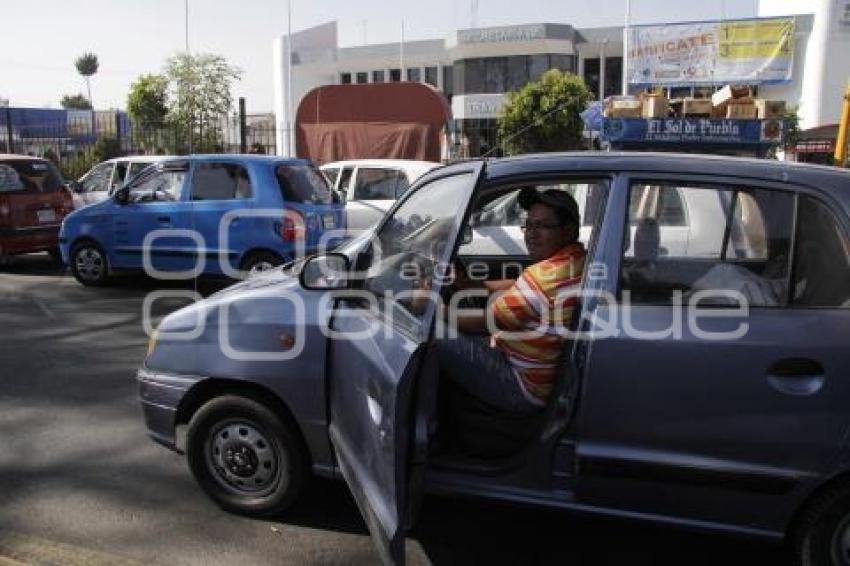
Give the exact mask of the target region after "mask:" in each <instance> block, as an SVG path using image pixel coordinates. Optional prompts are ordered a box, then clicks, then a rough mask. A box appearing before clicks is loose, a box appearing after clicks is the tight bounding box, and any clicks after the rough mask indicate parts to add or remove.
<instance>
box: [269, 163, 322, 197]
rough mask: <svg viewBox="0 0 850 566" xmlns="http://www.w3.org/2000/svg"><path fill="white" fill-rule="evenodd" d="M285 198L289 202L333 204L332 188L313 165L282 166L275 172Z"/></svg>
mask: <svg viewBox="0 0 850 566" xmlns="http://www.w3.org/2000/svg"><path fill="white" fill-rule="evenodd" d="M275 173H276V174H277V182H278V184H279V185H280V190H281V193H282V194H283V198H284V200H285V201H287V202H300V203H309V204H331V202H332V201H333V199H332V196H331V188H330V184H329V183H328V179H327V177H325V176H324V175H323V174H322V173H321V172H320V171H319V170H318V169H316V168H315V167H313V166H312V165H280V166H278V167H277V169H276V170H275Z"/></svg>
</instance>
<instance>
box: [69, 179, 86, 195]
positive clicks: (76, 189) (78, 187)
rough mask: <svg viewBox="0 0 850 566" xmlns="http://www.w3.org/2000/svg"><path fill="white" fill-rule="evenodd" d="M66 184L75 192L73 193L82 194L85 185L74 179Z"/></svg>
mask: <svg viewBox="0 0 850 566" xmlns="http://www.w3.org/2000/svg"><path fill="white" fill-rule="evenodd" d="M66 184H67V185H68V188H69V189H71V192H73V193H77V194H80V193H81V192H83V186H82V185H81V184H80V182H79V181H73V180H72V181H68V182H67V183H66Z"/></svg>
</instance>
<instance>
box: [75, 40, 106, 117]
mask: <svg viewBox="0 0 850 566" xmlns="http://www.w3.org/2000/svg"><path fill="white" fill-rule="evenodd" d="M74 65H75V66H76V67H77V72H78V73H80V74H81V75H82V76H83V77H85V79H86V88H88V91H89V103H90V104H91V105H92V108H94V103H92V100H91V76H92V75H94V74H95V73H97V69H98V67H100V63H98V61H97V55H95V54H94V53H83V54H82V55H80V56H79V57H77V60H76V61H74Z"/></svg>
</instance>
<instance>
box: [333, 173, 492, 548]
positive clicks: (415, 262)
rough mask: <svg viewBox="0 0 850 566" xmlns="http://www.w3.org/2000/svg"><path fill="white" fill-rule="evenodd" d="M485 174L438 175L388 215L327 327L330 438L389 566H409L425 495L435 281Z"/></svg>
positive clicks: (444, 265) (450, 251) (435, 293)
mask: <svg viewBox="0 0 850 566" xmlns="http://www.w3.org/2000/svg"><path fill="white" fill-rule="evenodd" d="M483 168H484V164H483V163H481V162H474V163H464V164H461V165H457V166H451V167H447V168H445V169H441V170H440V171H439V173H437V174H435V175H429V176H428V177H427V179H425V180H424V183H423V184H422V185H420V186H419V187H418V188H417V189H414V190H412V191H410V192H409V193H408V194H407V195H406V196H405V197H404V199H403V200H402V201H401V202H399V204H398V205H397V206H396V207H395V208H394V209H393V210H391V211H390V213H389V214H388V216H387V218H385V219H384V221H383V222H382V224H381V226H380V228H379V229H378V230H377V232H376V233H375V237H374V239H373V242H372V244H371V246H370V247H369V249H368V250H367V251H364V253H363V254H362V255H361V257H360V258H358V259H357V261H356V262H355V266H354V269H355V270H358V272H359V273H360V274H361V275H362V278H361V282H360V283H355V284H353V289H352V293H351V296H347V297H346V296H343V297H341V298H339V299H338V300H337V304H336V307H335V310H334V315H333V318H332V321H331V326H330V327H331V330H332V332H333V337H332V339H331V340H330V353H329V358H328V361H329V370H328V371H329V380H328V388H329V399H330V425H329V431H330V438H331V442H332V443H333V446H334V449H335V452H336V456H337V460H338V464H339V468H340V470H341V471H342V475H343V476H344V478H345V481H346V482H347V483H348V485H349V487H350V488H351V491H352V493H353V495H354V499H355V500H356V501H357V505H358V506H359V508H360V512H361V513H362V515H363V517H364V519H365V520H366V524H367V525H368V527H369V532H370V533H371V535H372V538H373V540H374V541H375V544H376V546H377V548H378V551H379V553H380V555H381V558H382V560H383V561H384V562H385V563H388V564H403V563H404V530H405V523H406V520H407V509H408V508H409V505H410V503H411V502H415V501H416V500H417V498H418V497H419V496H420V495H421V486H417V487H415V488H413V489H411V488H410V485H409V478H410V468H409V466H410V463H411V455H412V454H413V451H414V450H417V454H419V455H422V454H423V452H421V451H419V450H424V448H425V447H424V446H422V444H423V443H425V442H427V438H424V439H423V438H422V436H421V435H420V436H418V437H417V439H416V442H417V443H418V445H413V442H414V440H413V419H414V418H415V416H416V400H415V398H414V397H415V396H414V393H415V391H416V387H415V384H416V379H417V374H418V373H419V368H420V365H421V362H422V358H423V354H424V353H425V351H426V349H427V347H428V342H429V340H430V339H431V337H432V330H433V328H434V321H435V312H436V311H437V307H438V306H439V305H438V303H439V300H437V299H434V297H437V296H438V293H439V291H440V283H442V282H444V281H441V279H440V277H439V276H440V275H443V276H445V273H446V272H445V271H443V270H444V269H445V267H446V266H447V265H448V262H449V260H450V259H451V254H452V250H454V249H455V247H456V245H457V240H458V237H459V236H458V234H459V232H460V226H461V222H462V221H463V219H464V214H465V212H466V210H467V208H468V206H469V202H470V199H471V196H472V193H473V190H474V189H475V186H476V185H477V184H478V181H479V178H480V176H481V174H482V171H483ZM354 291H356V294H357V296H353V295H354ZM429 296H430V297H431V298H432V299H433V300H427V299H428V297H429ZM418 460H419V462H418V464H419V465H424V457H422V458H418Z"/></svg>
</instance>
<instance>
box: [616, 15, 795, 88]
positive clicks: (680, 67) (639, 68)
mask: <svg viewBox="0 0 850 566" xmlns="http://www.w3.org/2000/svg"><path fill="white" fill-rule="evenodd" d="M793 58H794V19H793V18H768V19H750V20H733V21H722V22H719V21H716V22H704V23H694V24H667V25H662V26H636V27H633V28H631V30H630V35H629V53H628V73H629V77H628V78H629V82H630V83H631V84H653V85H668V86H673V85H693V84H701V83H702V84H718V83H749V84H759V83H764V82H779V81H790V80H791V69H792V63H793Z"/></svg>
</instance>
